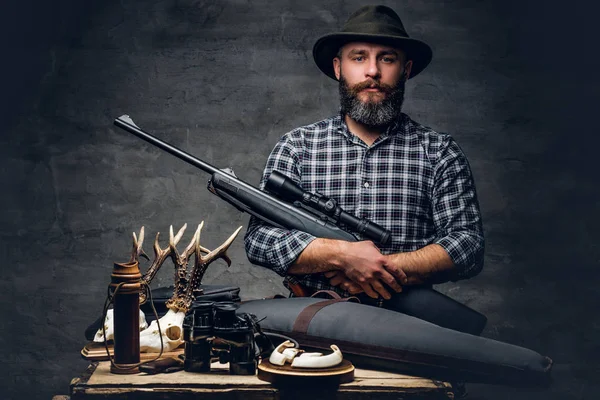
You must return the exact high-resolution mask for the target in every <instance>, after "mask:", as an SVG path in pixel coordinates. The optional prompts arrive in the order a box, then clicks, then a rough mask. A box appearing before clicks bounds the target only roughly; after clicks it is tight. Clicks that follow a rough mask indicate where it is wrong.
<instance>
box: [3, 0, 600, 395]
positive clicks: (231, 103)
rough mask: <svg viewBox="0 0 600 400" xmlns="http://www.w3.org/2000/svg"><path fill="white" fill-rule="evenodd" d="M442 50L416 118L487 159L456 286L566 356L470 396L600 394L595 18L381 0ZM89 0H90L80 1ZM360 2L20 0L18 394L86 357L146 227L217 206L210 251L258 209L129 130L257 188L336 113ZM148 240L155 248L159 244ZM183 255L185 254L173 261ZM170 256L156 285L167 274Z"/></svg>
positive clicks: (8, 242) (9, 147)
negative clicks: (468, 270)
mask: <svg viewBox="0 0 600 400" xmlns="http://www.w3.org/2000/svg"><path fill="white" fill-rule="evenodd" d="M383 3H385V4H387V5H390V6H392V7H394V8H395V9H396V10H397V11H398V12H399V14H400V15H401V16H402V18H403V20H404V23H405V25H406V27H407V29H408V30H409V33H411V34H412V35H413V36H415V37H418V38H420V39H423V40H425V41H426V42H428V43H430V44H431V45H432V47H433V49H434V60H433V62H432V64H431V66H430V67H429V68H428V69H427V70H426V72H424V73H423V74H421V75H420V76H419V77H417V78H415V79H414V80H411V81H410V84H409V85H408V99H407V102H406V112H407V113H408V114H410V115H411V116H412V117H413V118H414V119H416V120H418V121H420V122H422V123H424V124H425V125H429V126H431V127H433V128H435V129H437V130H441V131H447V132H450V133H452V134H453V136H454V137H455V138H456V139H457V141H458V142H459V143H460V144H461V146H462V147H463V149H464V151H465V152H466V154H467V156H468V157H469V159H470V161H471V166H472V169H473V173H474V175H475V179H476V182H477V185H478V192H479V196H480V203H481V207H482V211H483V217H484V224H485V232H486V237H487V255H486V266H485V268H484V271H483V272H482V273H481V274H480V275H479V276H478V277H476V278H474V279H472V280H470V281H467V282H459V283H456V284H446V285H441V286H440V287H439V289H440V290H442V291H444V292H445V293H447V294H449V295H451V296H452V297H454V298H456V299H458V300H459V301H462V302H464V303H466V304H468V305H470V306H472V307H473V308H475V309H477V310H479V311H481V312H483V313H484V314H486V315H487V316H488V318H489V325H488V327H487V328H486V331H485V332H484V335H485V336H487V337H491V338H494V339H498V340H502V341H506V342H510V343H514V344H517V345H522V346H525V347H529V348H532V349H534V350H536V351H538V352H540V353H542V354H544V355H548V356H550V357H552V358H553V359H554V360H555V367H554V376H555V379H556V382H555V383H554V385H553V386H552V387H551V388H550V389H547V390H524V389H514V388H503V387H502V388H498V387H492V386H484V385H470V391H471V398H487V399H504V398H511V399H533V398H535V399H538V398H539V399H584V398H596V397H597V393H598V389H599V387H598V384H597V383H596V382H597V380H596V379H595V375H596V372H597V371H598V370H599V369H600V365H599V364H598V362H597V356H598V355H599V354H600V351H599V350H600V349H598V341H597V337H598V333H599V328H598V327H599V326H600V319H599V318H598V312H597V306H596V304H598V295H597V289H596V287H597V284H598V278H599V273H598V267H599V260H600V250H599V247H598V244H597V243H598V240H599V239H600V232H599V231H600V228H599V227H598V226H599V225H598V221H599V220H600V200H599V196H598V195H599V192H600V189H599V187H598V183H597V177H596V174H597V171H598V167H597V165H596V160H597V159H596V153H597V151H598V150H597V149H598V146H599V145H600V139H599V138H598V132H597V131H598V129H597V127H596V124H595V118H594V117H595V116H596V115H597V109H598V105H599V101H598V97H599V92H600V89H599V88H600V86H599V78H598V74H597V70H598V67H599V62H598V59H599V57H598V56H597V53H595V52H594V51H593V50H592V49H593V48H594V47H595V42H596V40H595V39H596V38H597V37H598V35H597V34H596V33H595V30H594V29H595V28H594V26H593V24H592V19H593V15H595V12H596V10H593V9H591V8H590V6H587V7H585V8H580V7H578V5H577V3H576V2H571V3H569V4H568V5H566V4H564V3H561V4H560V5H559V4H557V5H553V4H551V3H547V2H534V1H526V2H517V1H514V2H506V1H503V2H493V1H453V2H444V1H426V2H423V1H404V2H393V1H385V2H383ZM83 4H85V5H83ZM360 5H362V3H361V2H359V1H354V0H353V1H333V2H327V3H326V4H323V3H322V2H320V1H304V2H300V3H296V2H292V1H271V2H266V1H263V2H250V1H243V0H229V1H210V0H164V1H134V0H129V1H127V0H125V1H121V2H117V1H105V2H96V3H93V2H77V1H74V0H61V1H55V2H41V1H34V0H29V1H21V2H19V3H17V2H16V1H12V2H3V5H2V6H1V7H2V9H3V12H2V17H3V22H2V24H0V25H1V27H2V28H1V29H2V31H3V32H2V35H1V36H2V46H3V53H2V54H3V56H4V57H3V61H2V63H0V64H2V67H1V68H2V73H1V74H0V76H1V79H2V81H3V82H2V88H3V96H2V102H3V103H2V107H1V110H0V113H1V114H0V115H1V120H0V129H2V132H1V133H2V135H1V137H0V144H1V146H0V159H1V160H2V161H1V164H0V165H1V169H0V180H1V182H2V184H3V193H2V196H0V207H1V209H2V210H3V212H2V214H1V223H0V227H1V228H0V254H1V257H2V261H3V264H4V266H3V268H2V277H1V278H0V299H1V307H2V309H1V311H2V316H3V322H2V323H1V324H0V351H1V354H2V359H3V362H2V363H0V371H1V372H2V376H3V377H4V378H3V387H4V393H3V394H2V396H1V397H3V398H17V397H18V396H19V395H22V396H23V397H25V398H39V399H47V398H49V396H51V395H52V394H57V393H66V392H67V391H68V383H69V381H70V379H71V378H72V377H73V376H75V375H78V374H79V373H80V372H81V371H82V370H83V369H84V367H85V366H86V362H85V361H84V360H82V359H81V358H80V356H79V351H80V350H81V348H82V346H83V345H84V344H85V339H84V337H83V331H84V329H85V328H86V327H87V325H88V324H89V323H90V322H91V321H93V320H94V319H95V318H96V317H97V316H98V315H99V313H100V311H101V306H102V304H103V300H104V296H105V292H106V286H107V284H108V280H109V275H110V271H111V268H112V262H113V261H122V260H126V259H127V257H128V252H129V249H130V235H131V232H132V231H137V230H139V228H140V227H141V226H142V225H144V226H145V227H146V232H147V237H148V239H147V240H146V241H147V243H149V242H150V238H151V237H152V236H153V235H154V234H155V233H156V232H158V231H160V232H162V237H163V244H165V243H166V242H164V240H165V239H164V238H165V237H166V234H167V232H168V227H169V225H170V224H173V225H175V227H176V228H177V227H179V226H180V225H182V224H183V223H188V224H189V225H190V228H188V234H187V235H186V237H185V240H188V239H189V237H190V236H191V232H190V231H191V230H192V227H193V226H195V225H196V224H198V223H199V222H200V221H202V220H204V221H205V229H204V232H203V235H202V242H203V244H204V245H205V246H207V247H211V248H212V247H215V246H217V245H218V244H219V243H220V242H221V241H222V240H224V239H225V238H226V237H227V236H228V235H229V234H230V233H231V232H233V230H234V229H235V228H236V227H237V226H239V225H244V226H245V225H246V224H247V216H246V215H241V214H240V213H239V212H237V211H236V210H234V209H233V208H232V207H230V206H229V205H227V204H226V203H224V202H222V201H220V200H218V199H217V198H215V197H214V196H212V195H210V194H209V193H208V192H207V190H206V189H205V182H206V180H207V176H206V175H204V174H203V173H201V172H200V171H197V170H195V169H193V168H192V167H189V166H187V165H185V164H184V163H183V162H181V161H178V160H176V159H174V158H173V157H171V156H169V155H167V154H163V153H161V152H160V151H158V150H156V149H154V148H152V147H150V146H148V145H146V144H144V143H143V142H141V141H140V140H139V139H137V138H135V137H133V136H131V135H129V134H127V133H125V132H123V131H120V130H118V129H116V128H114V127H113V126H112V121H113V119H114V118H115V117H117V116H119V115H121V114H124V113H128V114H130V115H131V116H132V117H133V118H134V120H135V121H136V122H137V123H138V124H139V125H140V126H142V127H144V128H145V129H147V130H149V131H152V132H155V133H156V134H158V135H159V136H161V137H162V138H164V139H165V140H168V141H170V142H171V143H173V144H175V145H177V146H180V147H182V148H185V149H187V150H188V151H190V152H192V153H194V154H196V155H198V156H200V157H203V158H204V159H205V160H206V161H208V162H210V163H212V164H214V165H217V166H220V167H225V166H232V167H233V168H234V169H235V170H236V172H237V174H238V176H240V177H241V178H242V179H244V180H246V181H248V182H251V183H254V184H256V183H257V182H258V179H259V176H260V172H261V170H262V167H263V164H264V162H265V160H266V157H267V154H268V152H269V151H270V149H271V147H272V146H273V144H274V143H275V142H276V140H277V139H278V138H279V136H280V135H282V134H283V133H285V132H286V131H288V130H290V129H292V128H294V127H296V126H298V125H300V124H306V123H310V122H313V121H315V120H317V119H320V118H323V117H326V116H329V115H331V114H333V113H334V112H336V110H337V95H336V93H337V88H336V84H335V83H334V82H333V81H331V80H330V79H328V78H327V77H325V76H323V75H322V74H320V72H319V71H318V69H317V68H316V67H315V66H314V63H313V61H312V56H311V49H312V45H313V43H314V41H315V40H316V39H317V38H318V37H319V36H320V35H321V34H324V33H327V32H330V31H333V30H335V29H336V28H337V27H339V26H341V24H342V23H343V21H344V20H345V19H346V17H347V16H348V15H349V14H350V13H351V12H352V11H354V10H355V9H356V8H358V7H359V6H360ZM147 247H148V248H149V246H147ZM231 257H232V258H233V260H234V264H233V265H232V266H231V267H230V268H229V269H227V268H226V267H225V266H224V264H222V263H216V264H214V265H213V266H211V268H210V270H209V271H208V273H207V275H206V278H205V283H232V284H237V285H239V286H240V287H241V288H242V294H243V296H244V297H245V298H256V297H262V296H267V295H271V294H274V293H277V292H282V291H283V288H282V286H281V285H280V283H279V282H280V278H279V277H278V276H276V275H275V274H273V273H270V272H268V271H266V270H264V269H262V268H259V267H255V266H252V265H251V264H250V263H249V262H248V261H247V259H246V257H245V254H244V251H243V243H242V240H241V238H239V239H238V240H237V241H236V242H235V243H234V246H233V248H232V251H231ZM165 269H166V270H168V268H165ZM171 275H172V274H171V272H170V271H161V273H160V274H159V276H158V277H157V282H156V283H157V284H158V285H166V284H169V283H170V281H171V279H172V278H171Z"/></svg>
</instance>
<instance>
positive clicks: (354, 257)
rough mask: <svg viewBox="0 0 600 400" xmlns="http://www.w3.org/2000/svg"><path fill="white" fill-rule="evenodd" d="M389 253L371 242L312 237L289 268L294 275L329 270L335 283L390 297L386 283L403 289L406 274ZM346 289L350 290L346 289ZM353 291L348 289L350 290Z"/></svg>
mask: <svg viewBox="0 0 600 400" xmlns="http://www.w3.org/2000/svg"><path fill="white" fill-rule="evenodd" d="M389 257H390V256H385V255H383V254H381V252H380V251H379V249H378V248H377V246H375V244H374V243H373V242H371V241H362V242H346V241H343V240H334V239H323V238H317V239H315V240H313V241H312V242H311V243H310V244H309V245H308V246H307V247H306V248H305V249H304V251H303V252H302V253H301V254H300V256H299V257H298V258H297V259H296V261H295V262H294V263H293V264H292V265H291V266H290V267H289V268H288V271H287V272H288V273H289V274H292V275H303V274H314V273H319V272H322V273H328V272H335V271H338V272H339V273H336V274H335V275H333V274H330V275H331V278H330V279H332V280H333V283H332V285H334V286H340V287H342V288H344V289H345V288H346V287H347V288H349V289H352V291H355V292H356V293H358V292H360V291H364V292H365V293H366V294H367V295H368V296H370V297H372V298H378V297H379V296H381V297H383V298H384V299H389V298H391V295H390V293H389V291H388V289H386V286H385V285H387V287H389V288H391V289H392V290H394V291H396V292H400V291H402V285H404V284H406V282H407V277H406V274H405V273H404V271H403V270H402V264H399V263H393V262H392V261H393V260H392V259H390V258H389ZM346 290H347V289H346ZM352 291H350V290H349V292H350V293H352Z"/></svg>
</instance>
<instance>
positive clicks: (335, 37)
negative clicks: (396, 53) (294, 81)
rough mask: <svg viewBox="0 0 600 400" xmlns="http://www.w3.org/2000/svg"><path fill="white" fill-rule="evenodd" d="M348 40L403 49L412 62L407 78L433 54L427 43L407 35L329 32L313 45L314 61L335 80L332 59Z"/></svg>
mask: <svg viewBox="0 0 600 400" xmlns="http://www.w3.org/2000/svg"><path fill="white" fill-rule="evenodd" d="M350 42H374V43H378V44H383V45H387V46H393V47H397V48H399V49H401V50H403V51H404V52H405V53H406V55H407V59H409V60H412V62H413V65H412V70H411V73H410V76H409V79H410V78H414V77H415V76H417V75H418V74H419V73H420V72H421V71H423V70H424V69H425V67H427V65H429V63H430V62H431V58H432V55H433V52H432V51H431V47H429V45H428V44H426V43H425V42H422V41H420V40H417V39H412V38H408V37H401V36H391V35H379V34H368V33H349V32H339V33H331V34H329V35H325V36H323V37H321V38H320V39H319V40H317V42H316V43H315V45H314V46H313V58H314V59H315V63H316V64H317V66H318V67H319V69H320V70H321V71H323V73H324V74H325V75H327V76H328V77H330V78H331V79H335V80H336V81H337V78H336V77H335V72H334V70H333V59H334V58H335V57H336V56H337V53H338V50H339V49H340V47H342V46H343V45H345V44H346V43H350Z"/></svg>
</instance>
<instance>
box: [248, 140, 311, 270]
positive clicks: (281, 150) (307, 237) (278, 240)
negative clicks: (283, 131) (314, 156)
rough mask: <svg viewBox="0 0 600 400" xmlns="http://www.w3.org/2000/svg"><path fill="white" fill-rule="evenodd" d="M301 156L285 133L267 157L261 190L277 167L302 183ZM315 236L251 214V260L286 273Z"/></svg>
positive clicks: (249, 255) (249, 254) (295, 180)
mask: <svg viewBox="0 0 600 400" xmlns="http://www.w3.org/2000/svg"><path fill="white" fill-rule="evenodd" d="M299 158H300V155H299V154H298V152H297V150H296V146H294V143H293V139H291V137H290V135H289V134H288V135H284V136H283V137H282V138H281V139H280V140H279V142H278V143H277V144H276V145H275V148H274V149H273V151H272V152H271V154H270V155H269V158H268V159H267V165H266V166H265V170H264V172H263V176H262V179H261V182H260V189H261V190H262V189H264V187H265V184H266V182H267V179H268V178H269V176H270V175H271V172H272V171H274V170H276V171H279V172H281V173H283V174H284V175H286V176H287V177H288V178H290V179H292V180H293V181H294V182H295V183H296V184H300V181H301V179H300V176H301V175H300V171H299V169H298V166H299V165H300V164H299V161H300V160H299ZM314 239H316V237H315V236H313V235H311V234H308V233H306V232H302V231H298V230H294V229H292V230H288V229H282V228H277V227H274V226H272V225H269V224H267V223H266V222H264V221H261V220H260V219H258V218H256V217H251V218H250V223H249V225H248V230H247V231H246V235H245V236H244V244H245V248H246V255H247V256H248V259H249V260H250V262H252V263H253V264H257V265H261V266H263V267H267V268H270V269H272V270H273V271H275V272H276V273H277V274H279V275H281V276H286V274H287V270H288V268H289V267H290V265H292V264H293V263H294V261H295V260H296V259H297V258H298V256H299V255H300V253H302V251H304V249H305V248H306V246H308V245H309V244H310V242H312V241H313V240H314Z"/></svg>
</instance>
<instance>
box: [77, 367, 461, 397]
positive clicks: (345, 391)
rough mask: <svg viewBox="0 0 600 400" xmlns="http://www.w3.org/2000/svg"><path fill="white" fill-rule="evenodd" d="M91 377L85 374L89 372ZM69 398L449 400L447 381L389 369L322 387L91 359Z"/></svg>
mask: <svg viewBox="0 0 600 400" xmlns="http://www.w3.org/2000/svg"><path fill="white" fill-rule="evenodd" d="M87 375H89V376H87ZM71 389H72V390H71V400H94V399H111V400H120V399H126V398H136V399H140V400H151V399H175V400H184V399H185V400H187V399H193V398H198V397H199V396H202V398H203V399H225V400H228V399H250V400H253V399H273V400H281V399H291V400H293V399H296V398H297V399H300V398H302V399H303V400H306V399H307V398H309V399H310V400H319V399H345V400H346V399H348V400H356V399H366V398H372V397H374V396H377V399H378V400H380V399H381V400H385V399H452V398H453V395H452V386H451V385H450V384H449V383H446V382H439V381H434V380H431V379H426V378H419V377H412V376H408V375H402V374H395V373H391V372H383V371H372V370H365V369H359V368H357V369H356V370H355V380H354V381H353V382H350V383H346V384H342V385H340V386H339V388H337V390H322V388H301V390H299V389H298V388H289V389H288V388H281V389H280V390H279V389H277V388H275V387H274V386H272V385H271V384H269V383H268V382H263V381H261V380H259V379H258V378H257V377H256V376H244V375H229V370H228V365H227V364H219V363H213V364H212V365H211V372H210V373H202V374H201V373H189V372H185V371H178V372H174V373H170V374H157V375H147V374H143V373H141V374H135V375H116V374H111V373H110V363H109V362H106V361H104V362H98V363H94V364H92V365H91V366H90V368H88V370H87V371H86V374H84V376H83V377H82V378H76V379H75V380H73V382H72V385H71Z"/></svg>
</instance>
